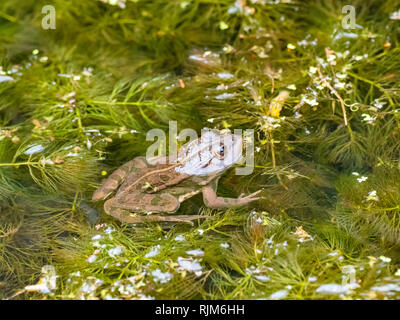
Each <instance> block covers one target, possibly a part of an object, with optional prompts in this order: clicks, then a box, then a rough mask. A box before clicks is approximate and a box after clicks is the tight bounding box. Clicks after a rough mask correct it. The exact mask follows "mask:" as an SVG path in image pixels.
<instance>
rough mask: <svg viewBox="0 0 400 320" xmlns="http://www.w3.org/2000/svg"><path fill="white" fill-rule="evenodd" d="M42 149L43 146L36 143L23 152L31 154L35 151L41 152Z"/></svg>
mask: <svg viewBox="0 0 400 320" xmlns="http://www.w3.org/2000/svg"><path fill="white" fill-rule="evenodd" d="M43 150H44V147H43V146H42V145H40V144H38V145H34V146H30V148H29V149H28V150H26V151H25V154H27V155H32V154H35V153H39V152H42V151H43Z"/></svg>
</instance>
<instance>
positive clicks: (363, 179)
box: [357, 176, 368, 183]
mask: <svg viewBox="0 0 400 320" xmlns="http://www.w3.org/2000/svg"><path fill="white" fill-rule="evenodd" d="M367 179H368V177H366V176H362V177H360V178H357V181H358V182H359V183H361V182H364V181H366V180H367Z"/></svg>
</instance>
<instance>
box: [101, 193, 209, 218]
mask: <svg viewBox="0 0 400 320" xmlns="http://www.w3.org/2000/svg"><path fill="white" fill-rule="evenodd" d="M145 196H146V195H145ZM170 197H171V199H172V196H170ZM171 199H167V200H168V201H169V202H170V201H171ZM174 199H175V198H174ZM118 200H119V201H120V199H110V200H108V201H106V202H105V203H104V210H105V211H106V213H107V214H109V215H111V216H113V217H114V218H116V219H118V220H119V221H121V222H124V223H146V222H185V223H189V224H191V225H193V222H192V220H197V219H205V218H208V217H207V216H200V215H192V216H187V215H178V216H168V215H165V216H162V215H139V214H133V213H131V212H130V211H129V210H128V209H126V208H123V207H121V203H119V201H118ZM177 208H179V202H177V203H176V204H175V207H174V208H172V207H170V208H166V207H165V208H164V209H169V210H170V211H172V210H175V211H176V210H177ZM147 209H151V207H149V206H148V207H147ZM153 209H154V211H160V207H158V206H157V207H154V208H153Z"/></svg>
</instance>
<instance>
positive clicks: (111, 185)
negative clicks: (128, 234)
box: [92, 130, 262, 225]
mask: <svg viewBox="0 0 400 320" xmlns="http://www.w3.org/2000/svg"><path fill="white" fill-rule="evenodd" d="M242 148H243V138H242V136H241V135H237V134H232V133H227V132H223V131H219V130H217V131H215V130H205V131H203V133H202V135H201V137H200V138H197V139H195V140H192V141H190V142H189V143H187V144H185V145H183V146H182V147H181V148H180V149H179V151H178V153H177V155H176V156H175V157H173V156H155V157H143V156H138V157H135V158H134V159H133V160H131V161H129V162H127V163H125V164H123V165H122V166H121V167H119V168H118V169H117V170H115V171H114V172H113V173H112V174H111V175H110V176H109V177H108V179H106V181H105V182H104V183H103V184H102V185H101V186H100V187H99V188H98V189H97V190H96V191H95V192H94V194H93V196H92V200H93V201H101V200H105V202H104V211H105V212H106V213H107V214H109V215H111V216H112V217H114V218H116V219H117V220H119V221H121V222H123V223H146V222H186V223H189V224H192V225H193V221H194V220H197V219H204V218H207V217H208V216H206V215H174V213H176V212H177V211H178V209H179V207H180V204H181V203H182V202H183V201H185V200H187V199H189V198H191V197H193V196H195V195H197V194H200V193H202V196H203V202H204V204H205V206H206V207H208V208H211V209H223V208H229V207H235V206H242V205H246V204H249V203H251V202H254V201H257V200H259V199H260V197H259V196H258V195H259V193H260V192H261V191H262V190H258V191H256V192H253V193H251V194H249V195H247V196H245V195H244V194H241V195H240V196H239V197H238V198H225V197H219V196H217V194H216V191H217V187H218V181H219V179H220V177H221V175H222V174H223V173H224V172H226V171H227V170H228V169H229V168H230V167H231V166H233V165H234V164H236V163H238V162H239V161H240V159H241V157H242Z"/></svg>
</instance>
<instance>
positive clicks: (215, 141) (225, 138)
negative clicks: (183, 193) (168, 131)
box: [175, 130, 243, 176]
mask: <svg viewBox="0 0 400 320" xmlns="http://www.w3.org/2000/svg"><path fill="white" fill-rule="evenodd" d="M242 148H243V138H242V137H241V136H240V135H236V134H231V133H229V132H228V133H224V132H221V131H218V130H206V131H204V130H203V132H202V135H201V137H200V138H199V139H196V140H193V141H191V142H189V143H187V144H186V145H184V146H183V147H182V148H181V149H180V150H179V154H178V159H177V160H178V161H179V162H180V163H182V165H181V166H178V167H177V168H176V169H175V170H176V171H177V172H180V173H186V174H190V175H197V176H206V175H210V174H222V173H223V172H224V171H225V170H226V169H228V168H229V167H231V166H232V165H233V164H235V163H236V162H238V160H239V159H240V158H241V155H242Z"/></svg>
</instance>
